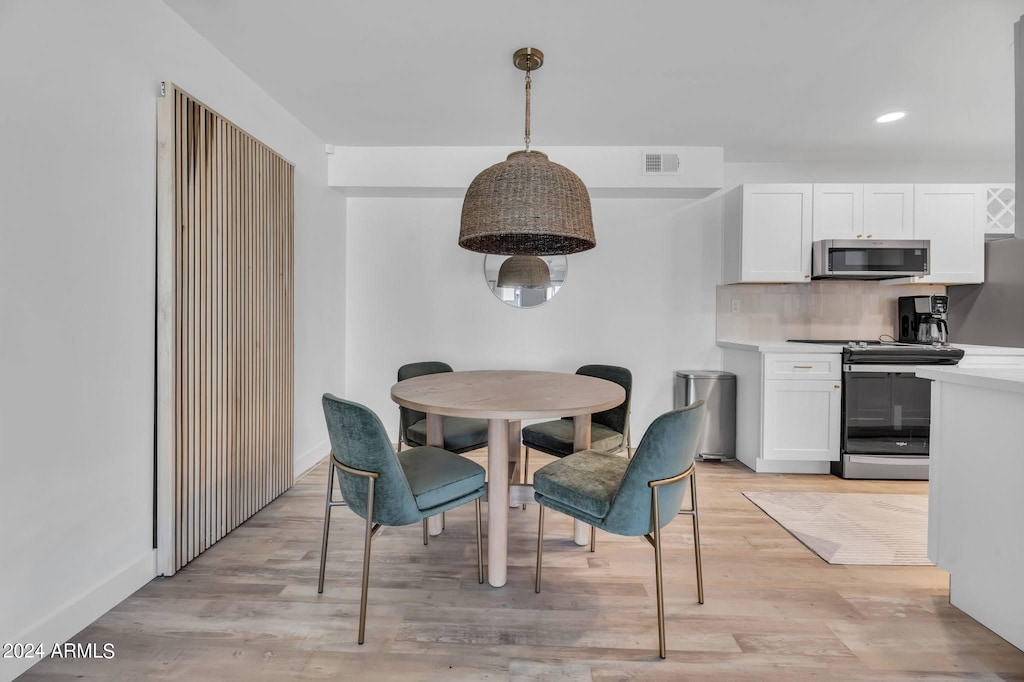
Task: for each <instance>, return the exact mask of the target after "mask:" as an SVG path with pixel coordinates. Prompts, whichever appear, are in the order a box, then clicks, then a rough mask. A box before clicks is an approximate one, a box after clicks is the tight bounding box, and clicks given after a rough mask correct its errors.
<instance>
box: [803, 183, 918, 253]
mask: <svg viewBox="0 0 1024 682" xmlns="http://www.w3.org/2000/svg"><path fill="white" fill-rule="evenodd" d="M813 216H814V220H813V225H812V229H811V232H812V234H813V236H814V241H818V240H821V239H912V238H913V234H914V186H913V185H889V184H881V185H860V184H846V185H842V184H817V183H816V184H815V185H814V208H813Z"/></svg>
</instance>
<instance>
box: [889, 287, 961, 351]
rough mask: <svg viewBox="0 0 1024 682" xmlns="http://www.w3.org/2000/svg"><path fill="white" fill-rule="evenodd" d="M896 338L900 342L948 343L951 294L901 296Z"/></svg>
mask: <svg viewBox="0 0 1024 682" xmlns="http://www.w3.org/2000/svg"><path fill="white" fill-rule="evenodd" d="M898 305H899V308H898V312H899V322H898V327H899V329H898V330H897V332H898V333H897V335H896V339H897V341H899V342H900V343H948V342H949V323H947V322H946V311H947V309H948V307H949V296H900V298H899V302H898Z"/></svg>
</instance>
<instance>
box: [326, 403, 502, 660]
mask: <svg viewBox="0 0 1024 682" xmlns="http://www.w3.org/2000/svg"><path fill="white" fill-rule="evenodd" d="M323 406H324V417H325V418H326V419H327V433H328V435H329V436H330V439H331V459H330V463H329V464H330V466H329V467H328V470H329V473H328V475H327V504H326V508H325V510H324V539H323V545H322V547H321V549H320V582H319V584H318V587H317V592H319V593H322V592H323V591H324V572H325V570H326V567H327V539H328V535H329V529H330V526H331V509H332V508H333V507H336V506H339V505H347V506H348V507H349V508H350V509H351V510H352V511H354V512H355V513H356V514H358V515H359V516H360V517H362V518H363V519H365V520H366V536H365V540H364V544H363V576H362V592H361V597H360V601H359V643H360V644H362V643H363V635H364V633H365V630H366V593H367V588H368V586H369V580H370V541H371V539H372V538H373V536H374V535H375V534H376V533H377V531H378V530H380V528H381V526H405V525H408V524H410V523H416V522H417V521H420V522H422V523H423V544H424V545H425V544H427V517H428V516H434V515H435V514H440V513H442V512H444V511H446V510H448V509H453V508H455V507H458V506H461V505H463V504H466V503H467V502H473V501H475V502H476V570H477V580H478V581H479V582H480V583H483V581H484V568H483V547H482V545H481V542H482V540H481V537H480V536H481V523H480V498H481V497H483V495H484V468H483V467H482V466H480V465H479V464H477V463H476V462H473V461H470V460H468V459H466V458H465V457H460V456H459V455H456V454H455V453H452V452H448V451H447V450H442V449H440V448H433V447H418V448H412V449H410V450H406V451H405V452H402V453H395V451H394V449H393V448H392V447H391V440H390V439H389V438H388V434H387V432H386V431H385V430H384V425H383V424H381V423H380V419H378V418H377V415H376V414H374V413H373V411H372V410H370V409H369V408H367V407H365V406H363V405H360V404H359V403H353V402H350V401H348V400H342V399H341V398H337V397H335V396H333V395H330V394H324V397H323ZM335 470H337V473H338V487H339V488H340V489H341V496H342V498H343V499H342V500H335V499H334V475H335Z"/></svg>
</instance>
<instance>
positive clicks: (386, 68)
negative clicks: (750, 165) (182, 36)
mask: <svg viewBox="0 0 1024 682" xmlns="http://www.w3.org/2000/svg"><path fill="white" fill-rule="evenodd" d="M165 1H166V2H167V4H169V5H170V6H171V7H172V8H173V9H174V10H175V11H176V12H178V13H179V14H180V15H181V16H182V17H183V18H184V19H185V20H186V21H188V22H189V23H190V24H191V25H192V26H194V27H195V28H196V29H197V30H198V31H199V32H200V33H201V34H203V35H204V36H205V37H206V38H207V39H208V40H209V41H210V42H212V43H213V44H214V45H215V46H217V47H218V48H219V49H220V50H221V51H222V52H223V53H224V54H225V55H226V56H227V57H228V58H229V59H231V60H232V61H233V62H234V63H235V64H237V65H238V66H239V67H240V68H241V69H242V70H243V71H244V72H246V73H247V74H248V75H249V76H251V77H252V78H253V79H254V80H255V81H256V82H257V83H259V84H260V85H261V86H262V87H264V88H265V89H266V90H267V92H269V93H270V94H271V95H272V96H273V97H274V98H275V99H277V100H278V101H279V102H281V103H282V104H283V105H284V106H285V107H286V108H287V109H288V110H289V111H291V112H292V113H293V114H294V115H295V116H296V117H297V118H299V119H300V120H301V121H303V122H304V123H305V124H306V125H307V126H308V127H309V128H311V129H312V130H313V131H314V132H315V133H316V134H317V135H319V136H320V137H322V138H323V139H324V140H325V141H327V142H331V143H334V144H339V145H370V146H378V145H516V144H519V143H520V142H521V140H522V116H523V73H522V72H521V71H518V70H516V69H515V68H514V67H513V66H512V59H511V55H512V52H513V51H514V50H515V49H516V48H519V47H524V46H534V47H538V48H540V49H541V50H543V51H544V54H545V57H546V61H545V64H544V67H543V68H542V69H540V70H539V71H538V72H536V74H535V75H534V79H533V140H534V145H535V146H537V147H538V148H541V149H542V148H543V147H544V146H545V145H549V146H553V145H652V144H664V145H713V146H723V147H725V149H726V157H727V159H729V160H794V159H837V160H841V159H858V160H861V159H874V160H897V159H898V160H911V159H944V160H1006V159H1010V158H1012V146H1013V44H1012V43H1013V23H1014V21H1015V20H1016V19H1017V18H1018V17H1019V16H1020V15H1022V14H1024V0H701V1H697V0H637V1H636V2H627V1H626V0H556V1H550V2H533V3H513V2H501V3H499V2H494V1H493V0H431V1H427V0H377V1H369V0H362V1H360V2H353V1H340V0H333V1H332V0H315V1H314V0H301V1H292V2H288V1H286V0H216V1H211V0H165ZM181 85H182V86H183V87H185V88H187V87H188V84H187V83H182V84H181ZM893 109H905V110H906V111H907V112H909V113H908V116H907V118H906V119H904V120H903V121H901V122H899V123H895V124H889V125H888V126H881V125H879V124H876V123H874V121H873V118H874V116H876V115H877V114H880V113H883V112H886V111H890V110H893Z"/></svg>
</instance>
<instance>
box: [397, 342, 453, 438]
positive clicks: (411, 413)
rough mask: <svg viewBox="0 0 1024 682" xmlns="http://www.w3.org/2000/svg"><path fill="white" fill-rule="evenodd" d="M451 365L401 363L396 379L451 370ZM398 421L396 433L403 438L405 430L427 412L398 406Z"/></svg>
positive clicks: (440, 363) (434, 362) (432, 362)
mask: <svg viewBox="0 0 1024 682" xmlns="http://www.w3.org/2000/svg"><path fill="white" fill-rule="evenodd" d="M451 371H452V366H451V365H449V364H448V363H446V362H436V361H429V362H412V363H409V364H408V365H402V366H401V367H399V368H398V380H399V381H405V380H406V379H412V378H413V377H420V376H423V375H424V374H440V373H442V372H451ZM398 414H399V422H398V427H399V429H400V431H401V433H399V434H398V437H399V438H400V439H403V440H404V439H405V430H406V429H407V428H409V427H410V426H412V425H413V424H415V423H416V422H418V421H420V420H421V419H426V418H427V414H426V413H425V412H420V411H418V410H413V409H410V408H408V407H399V408H398Z"/></svg>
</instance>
